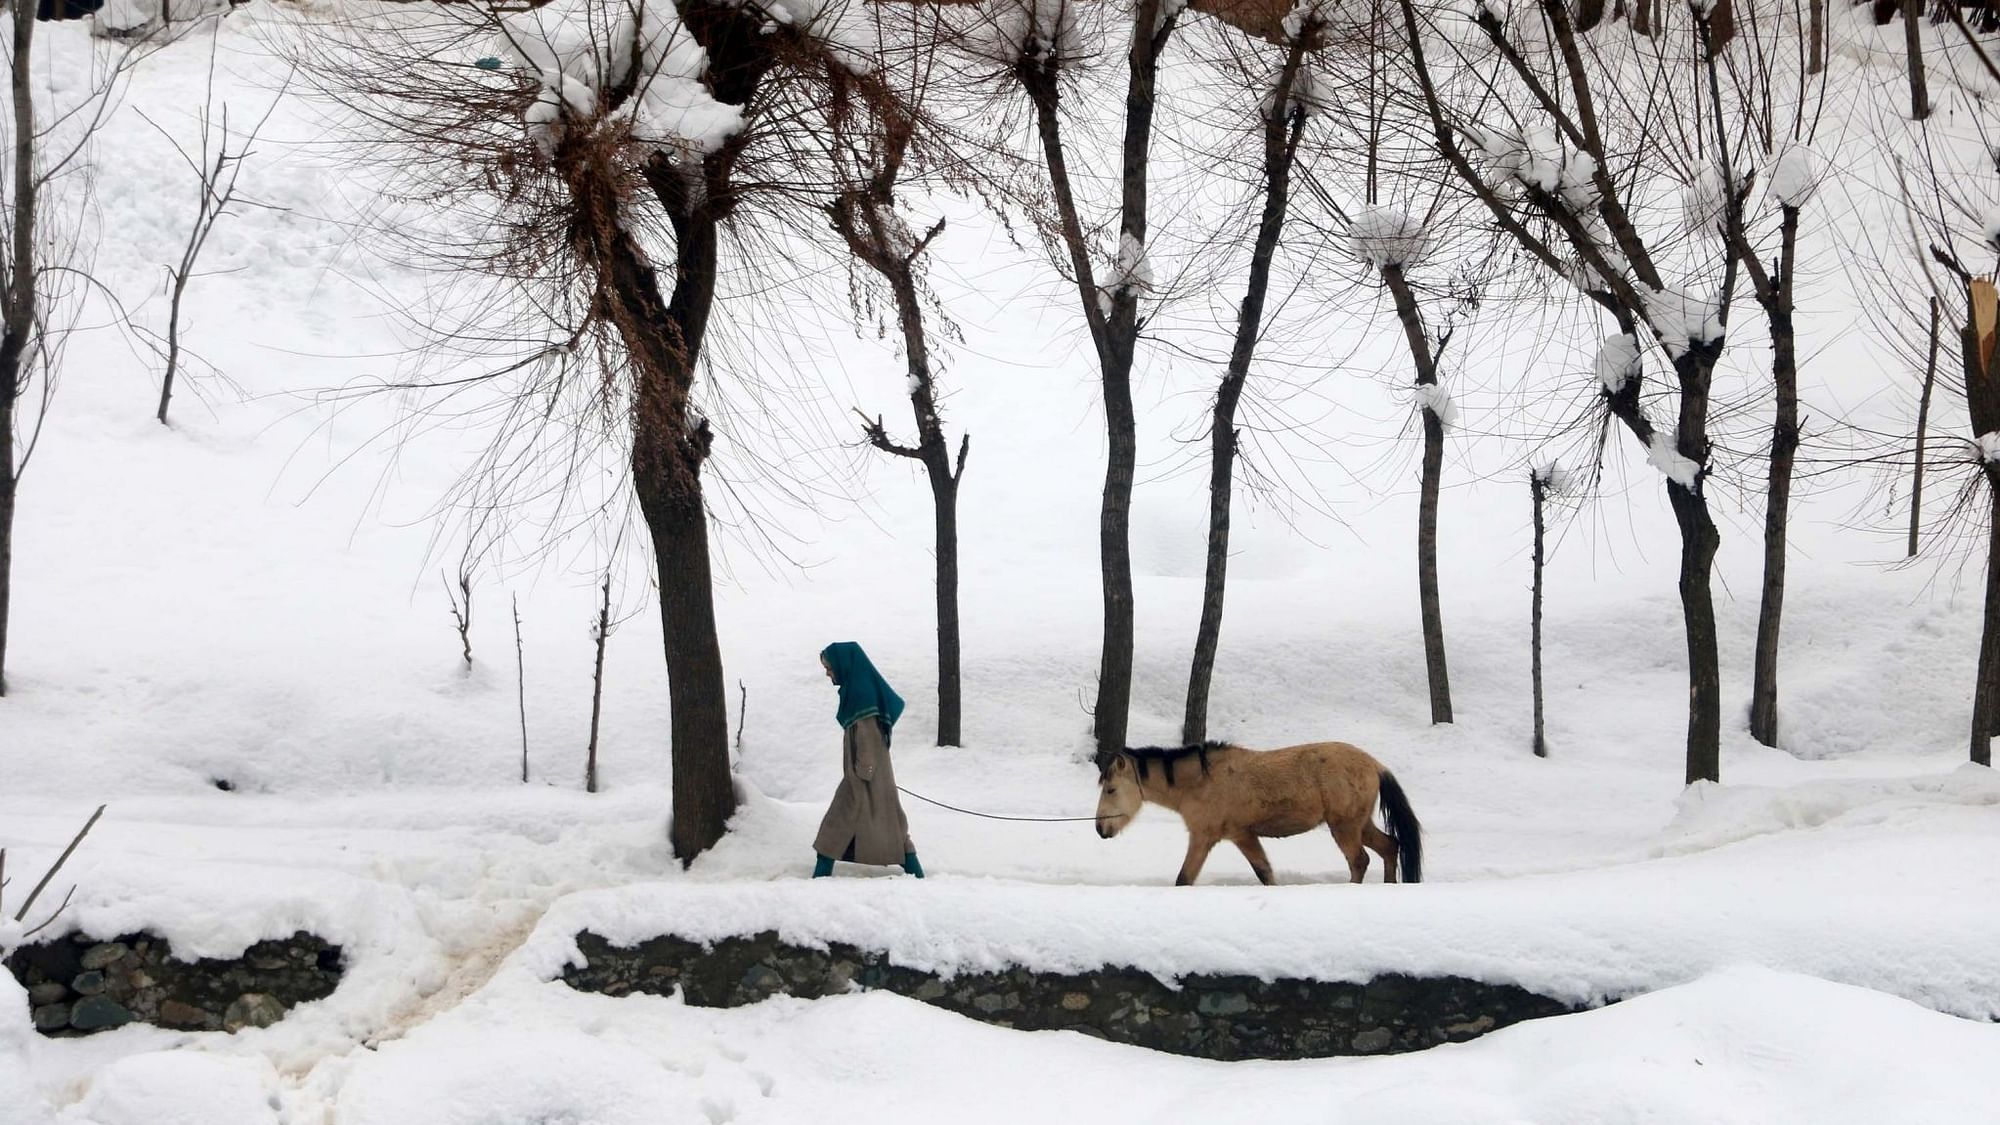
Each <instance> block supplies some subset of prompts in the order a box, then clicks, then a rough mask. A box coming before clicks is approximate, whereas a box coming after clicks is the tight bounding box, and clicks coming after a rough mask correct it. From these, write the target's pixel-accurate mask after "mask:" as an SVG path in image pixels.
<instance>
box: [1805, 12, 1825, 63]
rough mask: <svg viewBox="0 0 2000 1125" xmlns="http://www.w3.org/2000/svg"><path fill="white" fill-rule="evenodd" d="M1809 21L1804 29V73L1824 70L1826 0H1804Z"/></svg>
mask: <svg viewBox="0 0 2000 1125" xmlns="http://www.w3.org/2000/svg"><path fill="white" fill-rule="evenodd" d="M1806 5H1807V8H1808V9H1809V10H1810V15H1809V16H1808V17H1807V18H1808V20H1809V21H1810V22H1809V24H1808V26H1807V29H1806V44H1807V45H1806V52H1807V54H1806V73H1807V74H1809V75H1812V74H1818V73H1819V72H1820V71H1822V70H1825V69H1826V0H1806Z"/></svg>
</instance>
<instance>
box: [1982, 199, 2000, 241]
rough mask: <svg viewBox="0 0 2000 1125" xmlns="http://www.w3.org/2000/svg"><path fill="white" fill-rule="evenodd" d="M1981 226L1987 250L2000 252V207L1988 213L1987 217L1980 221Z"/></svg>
mask: <svg viewBox="0 0 2000 1125" xmlns="http://www.w3.org/2000/svg"><path fill="white" fill-rule="evenodd" d="M1979 226H1980V234H1982V235H1983V236H1984V237H1985V239H1986V248H1987V249H1989V250H1993V251H1996V252H2000V207H1995V208H1993V209H1992V210H1990V211H1988V212H1986V217H1985V218H1984V219H1983V220H1981V221H1980V224H1979Z"/></svg>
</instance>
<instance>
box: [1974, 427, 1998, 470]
mask: <svg viewBox="0 0 2000 1125" xmlns="http://www.w3.org/2000/svg"><path fill="white" fill-rule="evenodd" d="M1967 444H1968V445H1970V446H1971V449H1970V450H1968V452H1970V453H1971V454H1972V456H1973V458H1974V459H1975V460H1977V461H1980V462H1982V463H1985V464H2000V433H1984V434H1980V435H1979V436H1978V437H1976V438H1973V439H1972V440H1971V441H1970V442H1968V443H1967Z"/></svg>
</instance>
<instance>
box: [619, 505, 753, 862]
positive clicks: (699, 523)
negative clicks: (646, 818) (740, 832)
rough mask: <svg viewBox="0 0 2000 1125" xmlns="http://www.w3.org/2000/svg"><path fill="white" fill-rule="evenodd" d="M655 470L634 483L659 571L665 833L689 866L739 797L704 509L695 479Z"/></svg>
mask: <svg viewBox="0 0 2000 1125" xmlns="http://www.w3.org/2000/svg"><path fill="white" fill-rule="evenodd" d="M658 476H659V474H657V473H654V472H640V473H637V474H635V476H634V481H635V483H637V484H638V486H639V487H638V492H639V507H640V510H641V511H643V512H644V513H645V516H646V525H647V528H648V530H650V531H651V532H652V538H653V554H654V556H655V558H656V559H657V560H658V564H659V569H660V625H661V628H662V631H663V632H664V634H665V641H666V658H667V692H668V704H669V706H670V707H671V709H672V731H673V773H674V806H673V827H672V829H671V830H670V833H669V836H670V839H671V841H672V844H673V850H674V856H675V857H676V858H678V859H679V860H680V861H681V862H682V864H683V865H686V864H688V863H691V862H693V860H694V857H695V856H697V855H700V854H701V853H702V852H704V851H707V850H708V849H709V848H711V847H713V846H714V845H715V843H716V841H718V840H720V839H722V832H723V828H724V827H725V826H726V825H727V824H728V821H729V817H730V814H731V813H733V812H735V811H736V798H735V791H734V788H733V786H732V785H731V784H730V777H729V706H728V697H727V695H726V694H725V692H726V688H725V685H724V681H723V675H722V646H721V644H720V642H719V641H718V640H717V638H716V632H715V598H714V591H713V587H712V585H711V579H710V569H709V557H708V511H707V508H706V506H705V505H704V504H703V503H702V496H701V484H700V482H699V480H694V481H691V482H688V483H686V484H683V485H680V486H677V487H662V482H661V481H660V480H659V479H658Z"/></svg>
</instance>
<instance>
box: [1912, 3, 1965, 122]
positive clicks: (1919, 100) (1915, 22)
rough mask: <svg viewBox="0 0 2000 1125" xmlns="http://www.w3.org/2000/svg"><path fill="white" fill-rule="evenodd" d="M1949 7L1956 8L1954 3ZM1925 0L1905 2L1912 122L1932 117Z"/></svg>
mask: <svg viewBox="0 0 2000 1125" xmlns="http://www.w3.org/2000/svg"><path fill="white" fill-rule="evenodd" d="M1949 6H1953V7H1955V6H1956V4H1955V3H1952V4H1949ZM1923 19H1924V0H1903V50H1904V52H1905V54H1907V55H1908V56H1909V58H1908V62H1907V66H1906V69H1907V70H1908V71H1909V75H1910V120H1912V121H1922V120H1924V119H1926V118H1928V117H1929V116H1930V115H1931V92H1930V83H1929V80H1928V78H1927V77H1926V75H1925V73H1924V30H1923Z"/></svg>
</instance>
